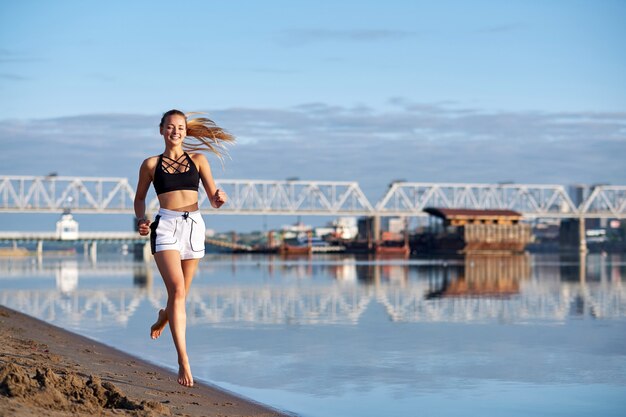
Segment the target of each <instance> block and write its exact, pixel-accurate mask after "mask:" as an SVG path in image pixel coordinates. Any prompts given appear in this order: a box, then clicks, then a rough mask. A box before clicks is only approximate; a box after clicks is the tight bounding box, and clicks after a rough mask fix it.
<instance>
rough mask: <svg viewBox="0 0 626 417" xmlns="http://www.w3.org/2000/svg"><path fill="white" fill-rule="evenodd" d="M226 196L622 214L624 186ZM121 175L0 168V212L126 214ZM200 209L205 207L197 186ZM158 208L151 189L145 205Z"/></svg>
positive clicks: (328, 212) (229, 185)
mask: <svg viewBox="0 0 626 417" xmlns="http://www.w3.org/2000/svg"><path fill="white" fill-rule="evenodd" d="M216 182H217V186H218V187H220V188H222V189H223V190H224V191H226V193H227V194H228V196H229V202H228V204H226V205H225V206H224V207H222V208H221V209H220V210H215V211H214V212H215V214H236V215H325V216H424V215H425V213H424V212H423V209H424V208H426V207H440V208H466V209H508V210H515V211H518V212H521V213H522V214H523V215H524V216H525V217H526V218H620V219H624V218H626V186H624V185H599V186H595V187H593V188H592V190H591V192H590V194H589V195H588V196H587V198H586V199H585V200H584V201H582V202H581V203H580V204H578V205H577V204H574V202H573V201H572V199H571V197H570V196H569V194H568V192H567V191H566V187H565V186H563V185H545V184H534V185H533V184H457V183H418V182H395V183H393V184H392V185H391V186H390V187H389V189H388V190H387V192H386V194H385V195H384V196H383V198H382V199H381V200H380V201H378V202H377V203H376V204H372V203H370V202H369V201H368V199H367V198H366V196H365V194H364V193H363V191H362V190H361V188H360V186H359V184H358V183H356V182H339V181H266V180H227V179H225V180H218V181H216ZM133 199H134V189H133V187H132V186H131V185H130V184H129V182H128V179H126V178H99V177H98V178H96V177H60V176H48V177H37V176H0V213H2V212H4V213H59V212H61V211H63V210H64V209H71V211H72V212H74V213H90V214H117V213H123V214H133V213H134V210H133ZM199 204H200V208H201V210H212V208H211V207H210V204H209V201H208V200H207V198H206V194H205V193H204V192H202V190H201V193H200V197H199ZM157 209H158V200H157V199H156V197H154V198H153V199H152V200H150V201H149V202H148V211H151V212H155V211H156V210H157Z"/></svg>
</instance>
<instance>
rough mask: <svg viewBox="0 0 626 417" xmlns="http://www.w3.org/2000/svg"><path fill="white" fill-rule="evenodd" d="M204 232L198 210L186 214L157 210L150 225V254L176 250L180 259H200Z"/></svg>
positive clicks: (202, 221) (202, 254) (202, 253)
mask: <svg viewBox="0 0 626 417" xmlns="http://www.w3.org/2000/svg"><path fill="white" fill-rule="evenodd" d="M205 230H206V226H205V225H204V220H202V216H201V215H200V211H199V210H198V211H192V212H188V211H174V210H166V209H163V208H162V209H159V213H158V214H157V215H156V217H155V218H154V221H153V222H152V224H150V246H151V248H152V254H153V255H154V254H155V253H156V252H161V251H164V250H177V251H178V252H180V259H196V258H202V257H203V256H204V233H205Z"/></svg>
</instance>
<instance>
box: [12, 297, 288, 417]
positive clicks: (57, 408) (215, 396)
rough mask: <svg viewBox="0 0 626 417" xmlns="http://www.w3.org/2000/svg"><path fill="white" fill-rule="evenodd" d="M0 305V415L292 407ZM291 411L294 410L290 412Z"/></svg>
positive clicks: (262, 414)
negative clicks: (183, 378)
mask: <svg viewBox="0 0 626 417" xmlns="http://www.w3.org/2000/svg"><path fill="white" fill-rule="evenodd" d="M176 379H177V376H176V374H174V373H173V372H171V371H169V370H165V369H163V368H160V367H158V366H156V365H152V364H149V363H147V362H144V361H142V360H141V359H139V358H137V357H133V356H130V355H128V354H126V353H123V352H121V351H118V350H116V349H113V348H110V347H108V346H105V345H102V344H100V343H98V342H95V341H93V340H91V339H87V338H85V337H82V336H79V335H76V334H74V333H71V332H68V331H66V330H63V329H61V328H58V327H55V326H52V325H49V324H47V323H44V322H42V321H40V320H37V319H34V318H32V317H29V316H26V315H24V314H21V313H19V312H16V311H14V310H11V309H8V308H6V307H3V306H0V417H3V416H95V415H102V416H113V415H115V416H120V415H122V416H124V415H128V416H162V415H165V416H167V415H172V416H215V417H217V416H222V417H235V416H241V417H243V416H256V417H270V416H272V417H284V416H290V415H291V414H287V413H283V412H280V411H277V410H274V409H271V408H269V407H267V406H264V405H262V404H258V403H255V402H253V401H251V400H247V399H244V398H241V397H238V396H236V395H234V394H231V393H229V392H226V391H224V390H222V389H220V388H219V387H215V386H210V385H206V384H203V383H199V382H197V381H196V383H195V385H194V387H192V388H186V387H183V386H181V385H179V384H178V383H177V382H176ZM292 417H293V415H292Z"/></svg>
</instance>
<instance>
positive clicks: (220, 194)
mask: <svg viewBox="0 0 626 417" xmlns="http://www.w3.org/2000/svg"><path fill="white" fill-rule="evenodd" d="M227 201H228V196H227V195H226V193H225V192H224V191H222V190H220V189H219V188H218V189H217V190H216V191H215V195H214V196H213V207H215V208H220V207H221V206H222V205H224V203H226V202H227Z"/></svg>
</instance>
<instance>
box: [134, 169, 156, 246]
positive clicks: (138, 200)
mask: <svg viewBox="0 0 626 417" xmlns="http://www.w3.org/2000/svg"><path fill="white" fill-rule="evenodd" d="M151 165H152V164H150V158H148V159H146V160H145V161H143V163H142V164H141V168H139V180H138V181H137V189H136V191H135V201H134V208H135V217H137V221H138V226H139V234H140V235H143V236H145V235H147V234H148V233H149V231H150V229H149V226H150V220H148V219H146V195H148V189H149V188H150V183H151V182H152V171H153V170H152V169H150V168H151Z"/></svg>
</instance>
